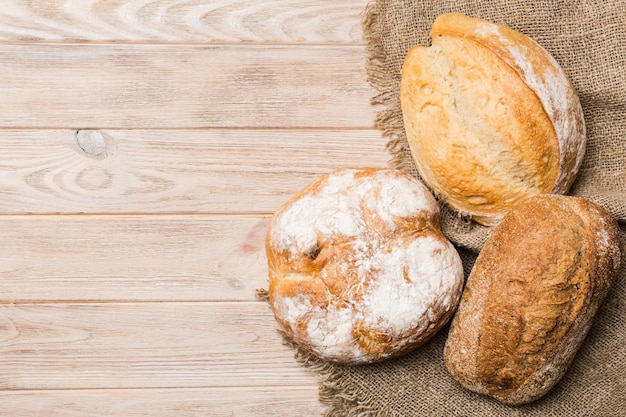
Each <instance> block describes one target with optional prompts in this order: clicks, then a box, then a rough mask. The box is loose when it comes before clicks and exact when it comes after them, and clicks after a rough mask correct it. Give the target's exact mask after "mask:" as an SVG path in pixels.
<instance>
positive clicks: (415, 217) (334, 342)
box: [266, 169, 463, 364]
mask: <svg viewBox="0 0 626 417" xmlns="http://www.w3.org/2000/svg"><path fill="white" fill-rule="evenodd" d="M438 216H439V207H438V206H437V203H436V201H435V199H434V197H433V196H432V194H431V193H430V191H428V189H427V188H426V187H425V186H424V185H423V184H422V183H420V182H418V181H417V180H416V179H415V178H413V177H411V176H409V175H408V174H405V173H403V172H401V171H397V170H388V169H360V170H342V171H337V172H334V173H331V174H328V175H324V176H322V177H321V178H319V179H318V180H316V181H314V182H313V183H312V184H310V185H309V186H308V187H306V188H304V189H303V190H302V191H300V192H299V193H298V194H296V195H295V196H294V197H293V198H292V199H291V200H289V201H288V202H287V203H285V204H284V205H283V206H282V207H281V208H280V209H279V210H278V211H277V212H276V213H275V214H274V216H273V217H272V219H271V221H270V224H269V226H268V231H267V236H266V253H267V260H268V270H269V279H270V282H269V297H270V306H271V308H272V310H273V312H274V316H275V317H276V320H277V321H278V323H279V324H280V325H281V326H282V328H283V329H284V331H285V332H286V333H287V334H288V335H289V336H290V337H291V338H292V339H293V341H295V342H296V343H297V344H298V345H300V346H301V347H303V348H305V349H307V350H309V351H311V352H313V353H314V354H316V355H318V356H319V357H321V358H323V359H326V360H329V361H334V362H339V363H351V364H359V363H368V362H373V361H379V360H383V359H387V358H391V357H394V356H398V355H401V354H403V353H406V352H408V351H409V350H412V349H413V348H415V347H417V346H419V345H420V344H422V343H424V342H425V341H426V340H428V339H429V338H430V337H431V336H432V335H434V334H435V332H437V331H438V330H439V329H440V328H441V327H442V326H443V325H444V324H445V323H446V322H447V321H448V320H449V319H450V317H451V316H452V314H453V312H454V310H455V308H456V306H457V304H458V300H459V299H460V297H461V290H462V286H463V268H462V264H461V260H460V258H459V255H458V253H457V252H456V249H455V248H454V247H453V246H452V244H451V243H450V242H449V241H448V240H447V239H446V238H445V237H444V236H443V234H442V233H441V231H440V229H439V222H438V220H439V217H438Z"/></svg>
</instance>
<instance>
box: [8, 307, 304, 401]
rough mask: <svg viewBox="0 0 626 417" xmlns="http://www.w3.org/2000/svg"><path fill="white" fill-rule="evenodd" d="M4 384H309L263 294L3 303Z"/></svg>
mask: <svg viewBox="0 0 626 417" xmlns="http://www.w3.org/2000/svg"><path fill="white" fill-rule="evenodd" d="M0 327H1V328H2V329H3V331H2V334H1V335H0V357H1V358H2V368H1V370H0V389H3V390H15V389H85V388H94V389H95V388H102V389H105V388H171V387H175V388H191V387H244V386H250V387H255V386H256V387H259V386H266V387H267V386H289V385H293V386H310V385H312V384H313V383H314V381H315V380H314V377H313V375H312V374H310V373H309V372H307V371H306V370H305V369H304V368H303V367H302V366H300V365H298V364H297V363H296V362H295V360H294V359H293V351H292V350H291V348H289V347H286V346H283V345H282V341H281V338H280V335H279V334H278V333H277V332H276V330H275V329H276V327H277V325H276V322H275V321H274V319H273V316H272V314H271V312H270V310H269V307H268V306H267V304H265V303H263V302H249V303H245V302H240V303H141V304H114V303H111V304H74V305H72V304H34V305H28V304H22V305H2V306H0Z"/></svg>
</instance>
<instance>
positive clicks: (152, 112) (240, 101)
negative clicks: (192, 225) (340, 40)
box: [0, 44, 375, 129]
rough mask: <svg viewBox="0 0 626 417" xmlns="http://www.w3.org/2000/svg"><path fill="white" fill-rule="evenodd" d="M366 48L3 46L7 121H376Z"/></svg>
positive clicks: (188, 124)
mask: <svg viewBox="0 0 626 417" xmlns="http://www.w3.org/2000/svg"><path fill="white" fill-rule="evenodd" d="M365 56H366V52H365V47H363V46H307V47H303V46H284V45H274V46H259V45H256V46H253V45H246V46H243V45H226V46H203V45H150V44H146V45H115V44H114V45H102V44H100V45H93V44H76V45H67V44H4V45H0V73H2V77H1V78H0V96H1V97H2V101H3V108H2V111H1V112H0V127H4V128H11V127H18V128H70V129H79V128H133V129H136V128H150V129H154V128H198V127H237V128H243V127H266V128H269V127H280V128H287V127H289V128H294V127H318V128H324V127H350V128H354V127H366V128H370V127H372V126H373V120H374V111H375V110H374V109H373V108H372V106H370V98H371V97H372V96H373V95H374V94H375V93H374V90H373V88H372V87H371V86H369V84H368V83H367V81H366V75H365Z"/></svg>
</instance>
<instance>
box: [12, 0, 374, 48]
mask: <svg viewBox="0 0 626 417" xmlns="http://www.w3.org/2000/svg"><path fill="white" fill-rule="evenodd" d="M365 5H366V0H343V1H339V2H338V1H335V0H260V1H254V0H228V1H226V0H212V1H197V0H194V1H192V0H173V1H158V0H127V1H120V0H3V1H2V9H1V10H0V40H21V41H59V40H60V41H97V42H129V41H130V42H202V43H205V42H230V43H234V42H262V43H267V42H281V43H302V42H306V43H329V42H333V43H359V42H362V40H361V26H360V23H361V16H360V12H361V10H362V9H363V8H364V7H365Z"/></svg>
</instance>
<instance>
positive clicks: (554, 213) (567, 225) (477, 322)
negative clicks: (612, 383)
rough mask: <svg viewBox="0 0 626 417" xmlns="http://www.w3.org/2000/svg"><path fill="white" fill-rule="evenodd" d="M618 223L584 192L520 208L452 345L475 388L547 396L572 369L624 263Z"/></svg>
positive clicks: (457, 365) (463, 379) (477, 280)
mask: <svg viewBox="0 0 626 417" xmlns="http://www.w3.org/2000/svg"><path fill="white" fill-rule="evenodd" d="M620 239H621V235H620V232H619V228H618V226H617V224H616V223H615V221H614V220H613V219H612V218H611V217H610V215H609V214H607V213H606V212H605V211H603V210H602V209H601V208H599V207H598V206H596V205H595V204H593V203H590V202H588V201H585V200H583V199H579V198H576V197H567V196H556V195H546V196H537V197H534V198H532V199H530V200H528V201H527V202H525V203H523V204H522V205H520V206H519V207H516V208H515V209H513V210H512V211H511V212H510V213H509V214H508V215H507V216H506V217H505V218H504V220H503V221H502V222H501V223H500V224H499V225H498V226H497V227H496V229H495V230H494V232H493V234H492V236H491V237H490V239H489V240H488V241H487V243H486V244H485V246H484V248H483V250H482V251H481V253H480V255H479V257H478V259H477V260H476V263H475V265H474V268H473V270H472V273H471V274H470V277H469V279H468V282H467V285H466V288H465V290H464V293H463V297H462V300H461V304H460V306H459V309H458V311H457V314H456V315H455V317H454V319H453V322H452V325H451V328H450V333H449V338H448V341H447V343H446V346H445V352H444V358H445V363H446V366H447V368H448V370H449V371H450V373H451V374H452V376H453V377H454V378H455V379H457V380H458V381H459V382H460V383H461V384H462V385H464V386H466V387H467V388H469V389H471V390H474V391H477V392H480V393H483V394H488V395H490V396H493V397H495V398H497V399H499V400H500V401H503V402H505V403H510V404H523V403H527V402H531V401H534V400H536V399H538V398H540V397H541V396H543V395H544V394H545V393H546V392H547V391H548V390H549V389H550V388H551V387H552V386H554V384H556V383H557V382H558V380H559V379H560V378H561V377H562V375H563V374H564V373H565V371H566V370H567V367H568V366H569V364H570V363H571V361H572V360H573V358H574V355H575V353H576V351H577V350H578V348H579V346H580V344H581V343H582V341H583V339H584V337H585V335H586V334H587V331H588V330H589V327H590V325H591V321H592V319H593V316H594V315H595V313H596V311H597V309H598V307H599V305H600V304H601V303H602V300H603V299H604V297H605V296H606V293H607V291H608V289H609V287H610V284H611V281H612V279H613V277H614V275H615V273H616V271H617V269H618V267H619V260H620Z"/></svg>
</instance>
